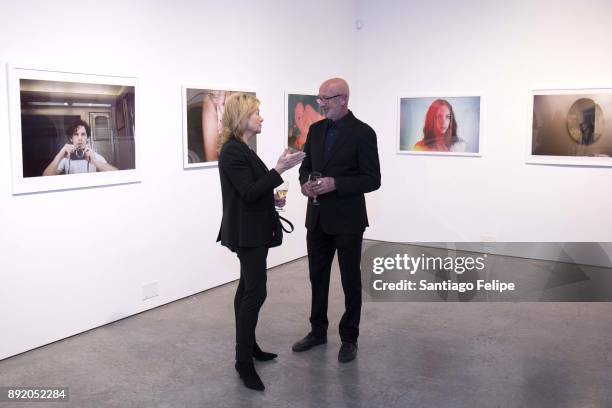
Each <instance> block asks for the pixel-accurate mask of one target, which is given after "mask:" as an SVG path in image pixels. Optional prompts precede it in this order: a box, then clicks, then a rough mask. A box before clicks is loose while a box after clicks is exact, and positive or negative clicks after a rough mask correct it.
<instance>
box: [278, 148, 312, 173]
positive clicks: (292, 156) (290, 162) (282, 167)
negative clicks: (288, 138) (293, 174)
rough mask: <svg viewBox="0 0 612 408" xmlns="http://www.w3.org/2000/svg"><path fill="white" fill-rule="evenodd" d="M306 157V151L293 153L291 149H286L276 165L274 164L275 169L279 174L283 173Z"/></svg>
mask: <svg viewBox="0 0 612 408" xmlns="http://www.w3.org/2000/svg"><path fill="white" fill-rule="evenodd" d="M304 157H306V153H304V152H297V153H291V152H290V151H289V149H285V151H284V152H283V154H281V156H280V157H279V158H278V162H277V163H276V166H274V169H275V170H276V171H277V172H278V174H283V173H284V172H285V171H287V170H289V169H290V168H292V167H294V166H296V165H298V164H300V163H301V162H302V160H304Z"/></svg>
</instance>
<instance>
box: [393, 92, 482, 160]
mask: <svg viewBox="0 0 612 408" xmlns="http://www.w3.org/2000/svg"><path fill="white" fill-rule="evenodd" d="M481 103H482V98H481V97H480V96H465V94H463V95H458V96H451V95H446V96H412V97H400V98H399V103H398V110H399V113H398V117H399V121H398V122H399V124H398V132H397V134H398V141H397V149H398V150H397V152H398V153H403V154H420V155H444V156H481V151H482V146H481V144H482V143H481V136H480V135H481V130H480V129H481V121H480V118H481V109H482V106H481Z"/></svg>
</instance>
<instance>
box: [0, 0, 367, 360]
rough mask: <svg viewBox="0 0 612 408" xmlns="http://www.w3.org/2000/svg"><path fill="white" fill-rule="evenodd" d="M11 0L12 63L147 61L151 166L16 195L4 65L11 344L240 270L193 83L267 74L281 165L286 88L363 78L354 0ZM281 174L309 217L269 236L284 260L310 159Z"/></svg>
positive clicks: (6, 44)
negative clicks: (100, 180) (190, 163)
mask: <svg viewBox="0 0 612 408" xmlns="http://www.w3.org/2000/svg"><path fill="white" fill-rule="evenodd" d="M0 7H1V12H0V64H1V65H0V66H1V68H0V76H2V77H3V78H6V66H5V64H6V63H19V64H21V65H22V66H31V67H34V68H38V67H42V68H45V67H51V68H58V69H60V70H68V71H70V72H84V73H93V74H105V75H123V76H136V77H138V79H139V86H138V88H137V98H139V99H138V100H139V102H140V105H139V106H138V107H137V109H138V111H137V116H136V126H137V129H136V132H137V135H136V137H137V138H139V139H140V158H139V160H140V165H141V168H140V170H141V174H142V182H140V183H137V184H128V185H119V186H107V187H97V188H86V189H79V190H70V191H62V192H47V193H38V194H26V195H19V196H14V195H12V189H11V157H10V153H9V152H10V141H9V121H8V108H7V103H8V100H7V96H6V91H7V86H6V80H3V81H0V133H1V134H2V135H3V137H2V138H1V141H0V176H1V177H0V209H1V210H0V253H1V256H0V324H1V326H2V340H0V359H2V358H5V357H8V356H11V355H14V354H17V353H20V352H22V351H25V350H29V349H32V348H34V347H37V346H40V345H43V344H47V343H49V342H52V341H55V340H58V339H61V338H64V337H67V336H70V335H73V334H76V333H79V332H82V331H85V330H88V329H91V328H93V327H97V326H99V325H102V324H105V323H108V322H111V321H114V320H117V319H120V318H123V317H126V316H129V315H132V314H134V313H138V312H140V311H143V310H146V309H150V308H152V307H155V306H158V305H161V304H164V303H167V302H170V301H173V300H175V299H178V298H181V297H184V296H188V295H190V294H193V293H196V292H199V291H201V290H204V289H207V288H211V287H214V286H216V285H219V284H222V283H225V282H228V281H230V280H233V279H236V278H237V277H238V261H237V259H236V257H235V256H233V255H232V254H231V253H230V252H229V251H228V250H227V249H225V248H223V247H221V246H219V245H218V244H216V243H215V240H216V237H217V231H218V228H219V222H220V218H221V196H220V187H219V176H218V170H217V168H216V167H212V168H204V169H190V170H183V163H182V112H181V85H182V84H191V85H194V84H201V85H207V86H211V87H213V86H221V87H223V86H228V87H229V86H232V87H245V88H249V89H254V90H256V91H257V96H258V97H259V98H260V100H261V102H262V105H261V114H262V116H263V117H264V119H265V121H264V126H263V133H262V135H261V136H260V137H259V140H258V153H259V154H260V156H261V157H262V158H263V159H264V161H265V162H266V163H267V164H268V166H273V165H274V164H275V163H276V159H277V158H278V156H279V154H280V153H281V151H282V148H283V143H284V139H283V137H284V135H285V134H286V131H285V121H284V92H285V91H286V90H289V91H312V92H317V90H318V86H319V84H320V82H321V81H322V80H324V79H326V78H327V77H329V76H330V75H340V76H345V77H347V78H348V79H352V78H354V61H353V56H354V51H355V46H354V42H355V40H356V37H355V29H354V21H355V6H354V3H353V1H350V0H340V1H333V2H328V1H323V0H315V1H311V2H309V3H308V7H296V3H294V2H285V1H281V0H263V1H257V2H255V1H248V0H239V1H232V2H225V3H220V2H218V1H208V0H205V1H202V0H198V1H195V0H194V1H186V0H181V1H144V0H142V1H127V2H125V1H106V2H102V3H100V2H93V1H82V0H60V1H56V2H48V1H32V0H26V1H19V2H18V1H6V0H2V1H1V2H0ZM321 10H324V12H322V11H321ZM283 176H284V177H285V178H286V179H288V180H290V182H291V186H290V188H291V191H290V193H289V197H288V204H287V206H288V210H287V216H288V218H290V219H292V220H293V221H294V223H295V225H296V232H295V233H294V234H293V235H290V236H287V237H286V240H285V245H283V247H282V248H276V249H273V250H271V254H270V256H269V257H268V261H269V265H272V266H273V265H277V264H279V263H283V262H286V261H289V260H292V259H295V258H298V257H301V256H303V255H305V253H306V246H305V229H304V227H303V220H304V214H305V206H306V202H305V200H304V199H303V198H302V196H301V194H299V189H298V188H297V186H298V182H297V171H296V170H295V169H294V170H293V171H291V172H287V173H285V174H284V175H283ZM60 177H61V176H60ZM154 282H156V283H157V286H158V292H159V295H158V296H157V297H154V298H152V299H149V300H146V301H143V286H144V285H146V284H149V283H154ZM229 307H231V305H230V303H228V308H229ZM202 315H203V318H205V315H206V311H202Z"/></svg>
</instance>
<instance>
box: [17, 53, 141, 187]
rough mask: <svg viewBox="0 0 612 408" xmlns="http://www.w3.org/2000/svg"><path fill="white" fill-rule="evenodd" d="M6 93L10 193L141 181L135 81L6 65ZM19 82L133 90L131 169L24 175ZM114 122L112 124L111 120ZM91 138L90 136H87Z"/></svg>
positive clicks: (133, 79) (25, 65) (137, 100)
mask: <svg viewBox="0 0 612 408" xmlns="http://www.w3.org/2000/svg"><path fill="white" fill-rule="evenodd" d="M7 76H8V94H9V123H10V141H11V162H12V181H13V194H26V193H36V192H43V191H58V190H69V189H76V188H86V187H95V186H104V185H116V184H125V183H135V182H139V181H140V173H139V169H140V166H139V162H140V154H139V151H140V149H139V144H140V137H139V134H138V128H139V126H138V123H139V121H140V115H139V99H138V98H139V91H138V79H137V78H135V77H124V76H115V75H100V74H90V73H75V72H68V71H66V70H59V69H55V68H46V67H45V68H43V67H32V66H29V65H27V64H7ZM21 79H31V80H41V81H57V82H67V83H77V84H81V85H82V84H92V85H94V86H95V85H96V84H100V85H117V86H130V87H134V93H135V95H134V99H135V101H134V112H135V114H134V163H135V166H134V167H135V168H134V169H127V170H118V171H107V172H95V173H81V174H69V175H58V176H48V177H43V176H42V175H41V176H40V177H24V176H23V168H24V167H23V157H22V151H23V150H22V147H23V146H22V140H23V139H22V127H21V88H20V80H21ZM113 122H114V121H113ZM89 136H90V137H91V135H89ZM52 159H53V157H49V162H51V161H52Z"/></svg>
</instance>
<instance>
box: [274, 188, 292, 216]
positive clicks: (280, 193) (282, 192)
mask: <svg viewBox="0 0 612 408" xmlns="http://www.w3.org/2000/svg"><path fill="white" fill-rule="evenodd" d="M288 192H289V182H288V181H283V184H281V185H280V186H278V187H276V190H274V196H275V197H276V199H277V200H283V199H286V198H287V193H288ZM276 211H285V209H284V208H283V207H278V206H277V207H276Z"/></svg>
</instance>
